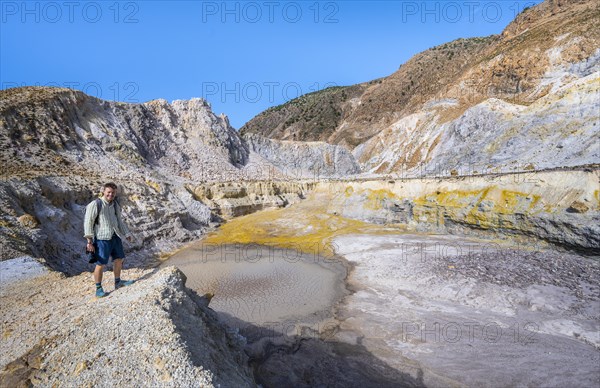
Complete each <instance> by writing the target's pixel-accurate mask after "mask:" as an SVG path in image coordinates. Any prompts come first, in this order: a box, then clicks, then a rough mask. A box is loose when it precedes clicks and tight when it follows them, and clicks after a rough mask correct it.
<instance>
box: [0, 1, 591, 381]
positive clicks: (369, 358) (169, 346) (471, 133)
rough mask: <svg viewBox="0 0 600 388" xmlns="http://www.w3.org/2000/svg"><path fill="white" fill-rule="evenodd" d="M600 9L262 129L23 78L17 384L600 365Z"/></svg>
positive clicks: (15, 221)
mask: <svg viewBox="0 0 600 388" xmlns="http://www.w3.org/2000/svg"><path fill="white" fill-rule="evenodd" d="M215 4H216V3H215ZM599 22H600V13H599V11H598V4H597V2H595V1H575V0H572V1H562V0H561V1H543V2H541V3H539V4H537V5H535V6H532V7H530V8H528V9H527V10H526V11H523V13H520V14H519V15H518V16H517V17H516V18H515V20H514V21H513V22H511V23H510V24H509V25H508V26H507V27H506V28H505V29H504V30H503V32H502V33H501V34H499V35H492V36H488V37H484V38H468V39H457V40H455V41H452V42H448V43H445V44H443V45H440V46H436V47H433V48H430V49H428V50H426V51H423V52H421V53H419V54H417V55H415V56H414V57H412V58H411V59H410V60H408V61H407V62H406V63H404V64H403V65H402V66H400V68H399V69H398V70H397V71H396V72H394V73H393V74H391V75H389V76H387V77H383V78H380V79H377V80H374V81H370V82H365V83H360V84H355V85H349V86H336V87H332V88H328V89H324V90H320V91H318V92H313V93H309V94H305V95H302V96H300V97H298V98H296V99H292V100H290V101H288V102H286V103H285V104H283V105H279V106H275V107H272V108H269V109H267V110H265V111H263V112H262V113H260V114H258V115H257V116H255V117H254V118H253V119H251V120H250V121H248V122H247V123H246V124H244V125H243V126H242V127H241V128H233V127H232V125H231V124H230V122H229V119H228V117H227V116H225V115H224V114H221V115H216V114H215V113H213V111H212V108H211V104H210V103H209V101H208V100H205V99H203V98H192V99H189V100H175V101H170V102H169V101H166V100H163V99H157V100H151V101H147V102H143V103H135V104H133V103H124V102H114V101H108V100H103V99H99V98H96V97H94V96H90V95H88V94H85V93H83V92H81V91H77V90H72V89H68V88H59V87H41V86H25V87H17V88H10V89H3V90H0V151H1V153H0V166H1V170H0V312H1V320H0V321H1V322H2V326H1V337H0V341H1V342H0V343H1V346H0V387H2V388H4V387H31V386H33V387H88V386H89V387H105V386H113V387H114V386H116V387H263V388H270V387H344V388H345V387H357V388H367V387H440V388H445V387H598V386H600V284H599V280H598V279H600V194H599V193H600V134H599V129H600V118H599V114H600V29H598V28H597V26H598V25H600V23H599ZM449 53H453V54H452V55H450V54H449ZM432 80H435V82H433V81H432ZM411 81H412V82H411ZM411 84H412V86H411V87H410V88H409V87H405V86H407V85H411ZM441 84H443V87H442V86H440V85H441ZM319 123H320V124H319ZM108 182H113V183H114V184H115V185H116V187H117V189H116V190H115V192H116V200H112V199H111V197H110V194H107V192H108V191H111V190H112V188H110V187H109V188H108V189H107V187H106V186H105V184H106V183H108ZM100 194H102V199H101V200H100V202H101V203H102V206H101V207H100V208H97V206H98V203H97V202H96V199H97V198H98V197H99V195H100ZM86 209H87V210H86ZM98 209H99V210H98ZM86 211H87V213H88V220H87V221H86ZM92 211H93V212H95V213H94V214H96V213H98V211H99V214H100V217H99V221H98V224H96V223H95V222H94V219H93V217H92V218H90V217H91V216H90V214H91V213H90V212H92ZM115 211H116V213H114V212H115ZM110 212H113V213H110ZM107 214H108V215H107ZM111 214H114V217H115V221H114V222H118V223H123V224H125V225H126V227H127V228H128V230H129V233H127V230H123V229H119V233H120V234H122V236H121V237H122V242H123V247H124V257H125V259H124V261H123V270H122V272H121V274H120V278H121V279H122V282H121V283H120V284H119V285H124V284H125V283H124V281H125V280H128V281H129V280H131V281H135V282H134V283H132V284H129V283H127V285H126V286H122V287H119V286H118V285H117V287H115V281H114V277H115V270H116V271H117V273H118V268H117V265H118V264H116V263H118V260H117V261H112V260H109V262H108V264H106V265H105V266H104V267H102V271H103V272H98V273H103V279H102V281H101V282H100V283H101V287H102V291H103V293H104V294H103V295H99V294H98V291H97V290H98V288H97V286H96V285H95V283H97V281H96V279H97V278H95V277H94V274H93V273H94V271H95V270H96V271H98V268H101V267H100V266H99V265H97V263H99V262H97V263H90V262H89V260H90V258H91V257H93V255H89V254H87V253H86V247H87V246H86V239H85V238H84V234H85V233H84V224H85V223H86V222H87V223H88V226H89V225H91V228H92V229H94V230H95V233H96V235H98V236H99V233H101V231H100V229H101V225H104V224H103V223H104V222H108V221H106V220H107V219H109V218H110V217H112V216H111ZM117 214H120V216H119V217H117ZM105 215H106V217H105ZM103 217H105V218H103ZM117 218H118V220H117ZM110 222H112V221H110ZM111 225H112V224H111ZM119 225H120V224H119ZM111 230H112V229H110V230H109V231H111ZM115 230H116V229H115ZM126 237H131V238H130V239H128V238H126ZM99 239H100V240H102V238H99ZM104 242H105V241H104ZM100 243H103V241H100V242H97V243H96V247H98V246H99V245H98V244H100ZM92 245H93V244H92ZM99 249H100V248H98V250H99ZM97 253H99V252H97ZM112 254H113V259H114V258H115V255H117V256H118V255H120V253H119V252H118V251H113V252H112ZM98 273H97V274H98ZM97 274H96V275H97Z"/></svg>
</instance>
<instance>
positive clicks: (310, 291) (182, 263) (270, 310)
mask: <svg viewBox="0 0 600 388" xmlns="http://www.w3.org/2000/svg"><path fill="white" fill-rule="evenodd" d="M162 265H163V266H166V265H175V266H176V267H178V268H179V269H181V271H183V273H184V274H185V275H186V276H187V283H186V285H187V286H188V287H190V288H192V289H193V290H195V291H196V292H198V293H199V294H200V295H202V294H206V293H212V294H214V297H213V298H212V300H211V302H210V306H211V308H212V309H213V310H215V311H217V312H218V313H220V314H221V316H222V317H223V318H224V320H226V321H227V320H229V321H230V322H229V323H231V320H232V318H233V319H236V320H240V321H243V322H246V323H250V324H253V325H259V326H260V325H264V324H265V323H274V322H284V321H285V322H292V321H294V322H302V323H303V324H306V325H311V324H314V323H316V322H319V321H322V320H323V319H326V318H328V317H330V316H331V314H332V309H333V306H334V305H335V304H336V303H337V302H338V301H339V300H340V299H341V298H342V297H343V296H344V295H345V294H346V293H347V292H346V289H345V286H344V278H345V277H346V267H345V266H344V264H343V263H342V261H341V260H340V259H336V258H325V257H322V256H319V255H314V254H306V253H301V252H298V251H294V250H289V249H280V248H275V247H272V246H265V245H258V244H250V245H244V244H235V245H208V244H203V243H202V242H200V243H198V244H195V245H192V246H190V247H188V248H186V249H184V250H181V251H179V252H178V253H176V254H175V255H173V256H172V257H171V258H169V260H167V261H166V262H164V263H163V264H162Z"/></svg>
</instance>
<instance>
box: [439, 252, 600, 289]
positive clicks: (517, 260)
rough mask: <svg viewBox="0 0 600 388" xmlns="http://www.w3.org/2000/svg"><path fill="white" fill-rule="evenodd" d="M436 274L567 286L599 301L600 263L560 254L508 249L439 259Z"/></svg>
mask: <svg viewBox="0 0 600 388" xmlns="http://www.w3.org/2000/svg"><path fill="white" fill-rule="evenodd" d="M434 271H435V272H436V273H437V274H439V275H441V276H444V277H453V276H456V275H463V276H465V277H467V278H472V279H475V280H478V281H483V282H489V283H495V284H498V285H506V286H511V287H516V288H526V287H528V286H531V285H534V284H540V285H553V286H556V287H566V288H568V289H570V290H571V291H573V292H574V293H575V295H576V296H577V297H578V298H581V299H585V300H589V301H598V300H600V288H599V287H598V279H600V262H599V261H598V260H597V259H594V258H585V257H581V256H578V255H574V254H570V253H565V252H558V251H550V250H548V251H531V252H529V251H524V250H513V249H507V250H503V251H501V252H500V253H498V252H495V253H485V252H479V253H471V254H469V255H461V256H454V257H449V258H438V259H437V260H436V262H435V266H434Z"/></svg>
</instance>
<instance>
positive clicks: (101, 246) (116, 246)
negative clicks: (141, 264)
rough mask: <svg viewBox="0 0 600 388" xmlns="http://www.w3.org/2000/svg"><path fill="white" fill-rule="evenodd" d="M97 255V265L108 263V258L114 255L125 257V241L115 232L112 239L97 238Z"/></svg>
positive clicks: (113, 258)
mask: <svg viewBox="0 0 600 388" xmlns="http://www.w3.org/2000/svg"><path fill="white" fill-rule="evenodd" d="M96 257H97V258H98V262H97V263H96V265H106V264H108V258H109V257H112V260H113V261H115V259H124V258H125V252H123V242H122V241H121V239H120V238H119V236H117V235H116V234H114V235H113V236H112V238H111V239H110V240H96Z"/></svg>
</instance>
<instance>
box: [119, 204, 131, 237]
mask: <svg viewBox="0 0 600 388" xmlns="http://www.w3.org/2000/svg"><path fill="white" fill-rule="evenodd" d="M116 205H117V206H116V208H117V209H116V210H117V211H116V215H117V222H118V223H119V230H120V231H121V232H123V233H125V237H126V238H127V239H128V240H129V239H130V238H131V232H129V228H128V227H127V225H126V224H125V223H124V222H123V218H122V217H121V210H122V209H121V204H120V203H117V204H116Z"/></svg>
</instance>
